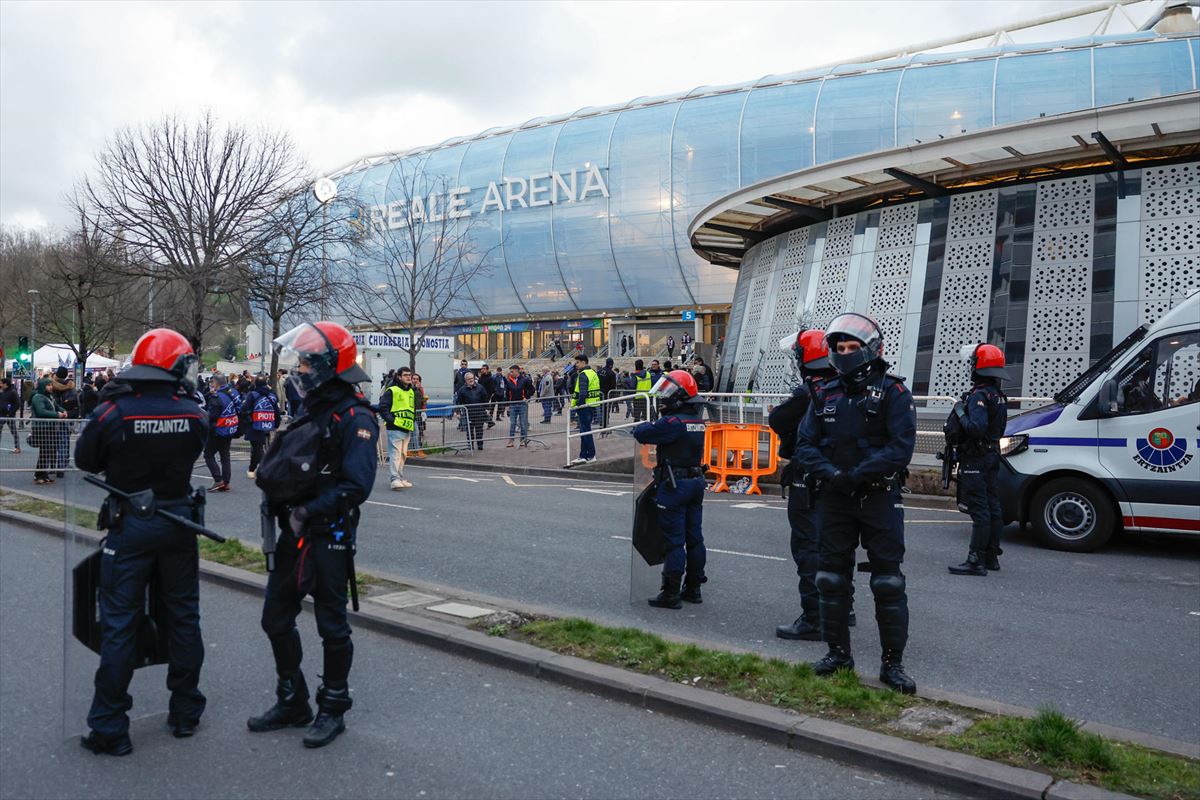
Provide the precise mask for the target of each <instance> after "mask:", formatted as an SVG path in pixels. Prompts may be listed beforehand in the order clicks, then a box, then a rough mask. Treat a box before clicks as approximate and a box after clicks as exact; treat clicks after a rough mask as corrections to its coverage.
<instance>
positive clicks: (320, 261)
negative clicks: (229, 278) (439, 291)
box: [243, 179, 361, 375]
mask: <svg viewBox="0 0 1200 800" xmlns="http://www.w3.org/2000/svg"><path fill="white" fill-rule="evenodd" d="M351 207H352V206H351V205H350V204H349V203H347V202H345V201H342V200H339V201H337V202H334V203H329V204H322V203H321V202H320V201H319V200H317V198H316V197H315V196H314V195H313V192H312V181H311V180H308V179H305V180H302V181H300V182H298V185H297V187H296V188H294V189H293V190H292V191H290V192H288V193H287V194H286V195H285V196H284V197H283V198H281V199H280V200H279V201H278V202H277V203H276V205H275V207H274V208H273V209H272V210H271V211H270V212H269V213H268V214H267V216H266V218H265V220H264V224H266V225H268V226H269V227H270V229H271V231H272V234H271V236H269V237H266V238H265V239H264V241H263V243H262V245H261V246H260V247H259V249H257V250H256V251H254V252H253V253H251V254H249V257H248V259H247V261H246V263H245V269H244V278H243V283H244V286H245V287H246V293H247V297H248V298H249V300H250V304H251V306H252V307H257V308H261V309H262V310H263V311H264V312H265V313H266V315H267V318H268V319H269V320H270V321H271V330H270V338H271V340H274V339H276V338H278V337H279V335H280V334H281V333H282V332H283V331H282V327H283V321H284V320H285V319H289V318H291V317H294V316H295V315H297V314H299V313H300V312H302V311H306V310H308V309H312V308H316V307H320V306H323V305H324V303H325V301H327V300H328V299H329V291H330V286H331V281H330V278H329V274H328V272H327V270H326V265H327V259H328V257H329V254H330V253H331V252H345V251H347V250H348V249H349V248H351V247H353V246H354V244H355V242H356V240H357V239H358V237H359V235H360V231H361V229H356V228H355V227H354V226H352V225H351V224H349V222H348V220H349V219H351V218H353V215H351V214H349V213H347V210H348V209H350V208H351ZM264 356H265V354H264ZM278 369H279V356H278V354H276V353H275V352H274V351H272V353H271V365H270V369H269V372H268V374H269V375H274V374H275V373H276V371H277V370H278Z"/></svg>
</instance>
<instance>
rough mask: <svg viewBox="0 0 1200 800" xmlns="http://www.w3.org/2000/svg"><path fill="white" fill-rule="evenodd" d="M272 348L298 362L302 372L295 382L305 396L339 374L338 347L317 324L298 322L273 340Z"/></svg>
mask: <svg viewBox="0 0 1200 800" xmlns="http://www.w3.org/2000/svg"><path fill="white" fill-rule="evenodd" d="M271 347H272V348H273V349H274V350H275V352H276V353H278V354H279V355H280V356H281V357H282V358H285V359H291V358H295V359H296V361H297V362H298V363H299V368H298V372H299V373H300V374H299V375H298V376H296V380H295V381H292V383H293V385H295V387H296V389H297V390H299V391H300V392H301V394H302V395H303V394H305V393H307V392H310V391H312V390H313V389H315V388H317V387H318V386H320V385H321V384H323V383H325V382H326V381H330V380H333V379H334V378H335V377H337V350H336V349H335V348H334V347H333V344H332V343H331V342H330V341H329V339H328V337H326V336H325V334H324V333H323V332H322V331H321V329H320V328H318V327H317V326H316V325H312V324H311V323H307V322H305V323H303V324H300V325H297V326H296V327H294V328H292V329H291V330H290V331H288V332H287V333H285V334H283V335H281V336H280V337H279V338H278V339H276V340H275V341H273V342H271Z"/></svg>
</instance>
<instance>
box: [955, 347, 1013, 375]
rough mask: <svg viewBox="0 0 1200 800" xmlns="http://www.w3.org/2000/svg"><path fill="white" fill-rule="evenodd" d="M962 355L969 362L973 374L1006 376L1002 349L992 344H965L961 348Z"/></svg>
mask: <svg viewBox="0 0 1200 800" xmlns="http://www.w3.org/2000/svg"><path fill="white" fill-rule="evenodd" d="M963 356H964V357H965V358H966V360H967V361H969V362H970V364H971V374H972V375H973V376H974V375H982V376H983V377H985V378H1007V377H1008V370H1006V369H1005V368H1004V351H1003V350H1001V349H1000V348H999V347H996V345H994V344H977V345H974V346H971V345H967V346H966V347H964V348H963Z"/></svg>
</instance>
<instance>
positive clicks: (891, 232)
mask: <svg viewBox="0 0 1200 800" xmlns="http://www.w3.org/2000/svg"><path fill="white" fill-rule="evenodd" d="M916 236H917V226H916V225H915V224H913V223H909V224H904V225H895V226H892V227H888V228H882V227H881V228H880V229H879V239H878V240H877V241H876V245H875V246H876V247H878V248H879V249H880V250H885V249H891V248H895V247H912V245H913V242H914V241H915V240H916Z"/></svg>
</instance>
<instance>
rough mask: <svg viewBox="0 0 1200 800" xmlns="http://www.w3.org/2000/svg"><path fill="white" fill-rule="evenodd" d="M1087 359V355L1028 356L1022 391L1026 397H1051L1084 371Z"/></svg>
mask: <svg viewBox="0 0 1200 800" xmlns="http://www.w3.org/2000/svg"><path fill="white" fill-rule="evenodd" d="M1087 361H1088V357H1087V356H1086V355H1072V354H1051V355H1040V356H1033V357H1029V356H1026V358H1025V385H1024V387H1023V388H1022V393H1023V394H1024V395H1025V396H1026V397H1051V396H1053V395H1054V393H1055V392H1057V391H1058V390H1059V389H1061V388H1063V387H1064V386H1066V385H1067V384H1068V383H1070V382H1071V380H1072V379H1074V378H1075V377H1076V376H1077V375H1079V373H1081V372H1083V371H1084V370H1085V369H1086V368H1087ZM1031 376H1032V377H1031Z"/></svg>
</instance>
